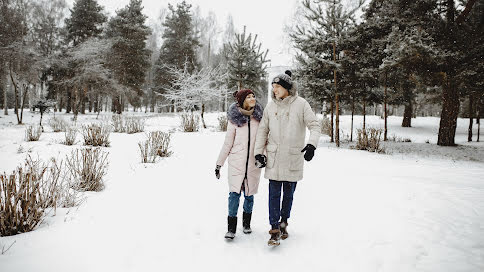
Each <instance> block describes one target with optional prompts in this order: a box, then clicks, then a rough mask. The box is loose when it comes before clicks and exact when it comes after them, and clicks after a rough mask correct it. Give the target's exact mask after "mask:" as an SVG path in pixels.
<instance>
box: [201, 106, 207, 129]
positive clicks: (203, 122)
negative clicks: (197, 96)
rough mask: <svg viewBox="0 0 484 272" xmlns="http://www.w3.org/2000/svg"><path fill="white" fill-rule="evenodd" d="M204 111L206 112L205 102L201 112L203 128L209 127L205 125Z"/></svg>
mask: <svg viewBox="0 0 484 272" xmlns="http://www.w3.org/2000/svg"><path fill="white" fill-rule="evenodd" d="M204 113H205V104H202V114H201V117H202V124H203V128H207V126H206V125H205V119H203V114H204Z"/></svg>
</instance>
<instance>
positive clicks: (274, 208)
mask: <svg viewBox="0 0 484 272" xmlns="http://www.w3.org/2000/svg"><path fill="white" fill-rule="evenodd" d="M296 185H297V182H289V181H276V180H269V223H270V224H271V227H272V228H273V229H278V228H279V219H281V221H287V219H288V218H289V217H291V208H292V200H293V198H294V191H295V190H296ZM281 187H282V190H283V192H284V196H283V198H282V209H281Z"/></svg>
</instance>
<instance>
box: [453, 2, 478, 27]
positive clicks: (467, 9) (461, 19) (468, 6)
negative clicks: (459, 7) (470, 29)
mask: <svg viewBox="0 0 484 272" xmlns="http://www.w3.org/2000/svg"><path fill="white" fill-rule="evenodd" d="M476 2H477V0H469V2H467V4H466V7H465V9H464V11H462V13H461V14H460V15H459V17H457V20H456V22H457V23H458V24H460V23H462V22H464V20H465V19H466V17H467V16H468V15H469V13H470V12H471V10H472V7H473V6H474V4H475V3H476Z"/></svg>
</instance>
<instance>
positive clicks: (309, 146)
mask: <svg viewBox="0 0 484 272" xmlns="http://www.w3.org/2000/svg"><path fill="white" fill-rule="evenodd" d="M314 150H316V147H314V145H312V144H307V145H306V147H305V148H303V150H301V152H304V151H306V153H304V159H305V160H306V161H310V160H312V159H313V157H314Z"/></svg>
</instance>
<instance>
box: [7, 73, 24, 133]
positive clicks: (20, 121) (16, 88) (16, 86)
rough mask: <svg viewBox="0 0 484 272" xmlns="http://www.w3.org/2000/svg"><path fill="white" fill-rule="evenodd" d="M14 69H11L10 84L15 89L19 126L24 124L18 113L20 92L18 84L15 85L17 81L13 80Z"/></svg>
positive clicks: (16, 113)
mask: <svg viewBox="0 0 484 272" xmlns="http://www.w3.org/2000/svg"><path fill="white" fill-rule="evenodd" d="M11 68H12V67H10V82H11V83H12V85H13V89H14V94H15V95H14V96H15V110H14V112H15V115H16V116H17V124H19V125H21V124H22V120H20V115H19V112H18V108H19V101H18V100H19V97H18V95H19V91H18V85H17V83H15V79H14V78H13V75H12V69H11Z"/></svg>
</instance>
